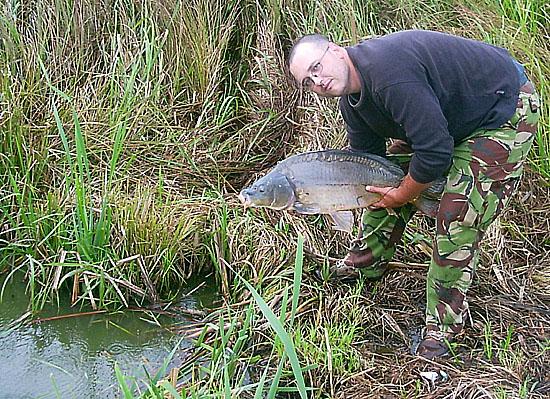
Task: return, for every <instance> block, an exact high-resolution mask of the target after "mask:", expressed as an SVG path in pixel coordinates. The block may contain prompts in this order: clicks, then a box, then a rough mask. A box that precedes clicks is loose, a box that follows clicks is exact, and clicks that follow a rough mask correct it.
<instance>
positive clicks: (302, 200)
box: [238, 149, 445, 233]
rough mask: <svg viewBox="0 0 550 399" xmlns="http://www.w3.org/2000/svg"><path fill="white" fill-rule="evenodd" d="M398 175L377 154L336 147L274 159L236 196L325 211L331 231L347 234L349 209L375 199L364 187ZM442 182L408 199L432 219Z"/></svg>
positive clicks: (389, 182)
mask: <svg viewBox="0 0 550 399" xmlns="http://www.w3.org/2000/svg"><path fill="white" fill-rule="evenodd" d="M404 177H405V173H404V172H403V170H402V169H401V168H400V167H399V166H398V165H396V164H395V163H393V162H391V161H389V160H387V159H386V158H383V157H380V156H378V155H374V154H369V153H358V152H351V151H348V150H336V149H328V150H320V151H309V152H304V153H300V154H296V155H293V156H290V157H288V158H286V159H285V160H282V161H280V162H279V163H277V165H276V166H275V167H274V168H273V169H271V170H270V171H269V172H268V173H267V174H266V175H264V176H263V177H261V178H260V179H258V180H256V181H255V182H254V183H253V184H252V185H251V186H250V187H247V188H244V189H242V190H241V192H240V193H239V196H238V197H239V199H240V201H241V203H242V204H243V205H244V207H245V208H261V207H263V208H270V209H274V210H286V211H295V212H297V213H299V214H305V215H316V214H323V215H328V216H329V217H330V218H331V219H332V221H333V226H332V227H333V229H335V230H341V231H345V232H348V233H351V232H352V229H353V225H354V217H353V210H356V209H362V208H368V207H369V206H370V205H372V204H374V203H375V202H378V201H379V200H380V198H381V195H380V194H378V193H372V192H370V191H367V190H366V186H378V187H398V186H399V185H400V183H401V181H402V180H403V178H404ZM444 185H445V179H444V178H443V179H440V180H437V181H435V182H434V183H433V184H432V185H431V186H430V187H428V188H427V189H426V190H424V191H423V192H422V193H421V195H420V196H418V198H416V199H415V200H413V201H411V202H412V203H413V204H414V205H415V206H416V207H417V208H418V209H419V210H420V211H421V212H423V213H425V214H427V215H429V216H432V217H435V215H436V213H437V210H438V208H439V197H440V195H441V192H442V191H443V187H444Z"/></svg>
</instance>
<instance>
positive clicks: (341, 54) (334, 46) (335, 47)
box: [328, 42, 346, 59]
mask: <svg viewBox="0 0 550 399" xmlns="http://www.w3.org/2000/svg"><path fill="white" fill-rule="evenodd" d="M328 48H329V49H330V51H332V52H333V53H334V54H335V55H336V56H337V57H338V58H342V59H343V58H344V53H345V52H346V50H345V49H344V48H343V47H340V46H339V45H337V44H335V43H332V42H330V43H329V44H328Z"/></svg>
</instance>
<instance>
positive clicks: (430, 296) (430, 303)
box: [288, 30, 539, 359]
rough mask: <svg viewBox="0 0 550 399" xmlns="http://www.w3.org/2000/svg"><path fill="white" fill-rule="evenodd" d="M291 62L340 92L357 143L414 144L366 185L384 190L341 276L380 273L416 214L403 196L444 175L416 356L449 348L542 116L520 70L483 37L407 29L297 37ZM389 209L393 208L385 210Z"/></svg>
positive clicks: (381, 148) (301, 76)
mask: <svg viewBox="0 0 550 399" xmlns="http://www.w3.org/2000/svg"><path fill="white" fill-rule="evenodd" d="M288 67H289V69H290V72H291V74H292V75H293V77H294V79H295V80H296V82H297V83H298V84H299V85H300V86H301V87H303V88H304V89H305V90H310V91H312V92H314V93H317V94H318V95H320V96H324V97H340V102H339V106H340V111H341V113H342V116H343V118H344V121H345V122H346V128H347V137H348V140H349V146H350V149H351V150H352V151H364V152H369V153H374V154H378V155H382V156H384V155H386V151H387V149H386V140H387V139H388V138H392V139H398V141H394V142H393V143H394V144H393V145H392V146H390V147H389V148H388V152H390V153H392V152H393V153H396V152H397V153H400V152H403V151H402V150H403V148H408V149H410V150H411V152H412V156H411V157H410V163H409V166H408V173H407V175H406V177H405V179H404V180H403V182H402V183H401V185H400V186H399V187H397V188H391V187H366V190H368V191H372V192H376V193H379V194H380V195H381V199H380V201H379V202H377V203H376V204H374V206H373V208H372V209H370V210H366V211H365V212H364V213H363V218H362V224H361V226H360V229H359V230H360V231H359V235H358V237H357V238H356V239H355V240H353V241H352V243H351V247H350V251H349V253H348V255H347V256H346V258H345V259H344V260H343V261H342V262H341V264H340V265H339V266H338V267H337V268H336V270H335V274H336V276H340V277H342V276H346V275H356V274H357V270H358V269H359V268H360V269H361V270H362V271H363V273H364V274H365V275H367V277H370V278H380V277H382V275H383V274H384V272H385V270H386V264H387V262H388V260H389V259H390V258H391V257H392V255H393V253H394V252H395V244H396V243H397V242H398V241H400V239H401V236H402V234H403V231H404V228H405V225H406V223H407V222H408V221H409V219H410V218H411V217H412V215H413V214H414V211H415V209H414V207H413V206H412V205H410V204H408V202H409V201H410V200H412V199H414V198H415V197H417V196H418V195H419V194H420V192H422V191H423V190H424V189H425V188H426V187H428V186H429V185H430V183H431V182H433V181H434V180H436V179H438V178H441V177H443V176H444V177H446V178H447V183H446V186H445V189H444V192H443V194H442V198H441V202H440V207H439V211H438V213H437V216H436V236H435V242H434V247H433V255H432V259H431V262H430V266H429V270H428V277H427V290H426V302H427V306H426V329H425V335H424V338H423V340H422V342H421V343H420V345H419V347H418V349H417V354H419V355H421V356H424V357H425V358H428V359H432V358H434V357H436V356H442V355H444V354H446V353H447V351H448V347H447V345H448V342H450V341H452V339H453V337H454V336H455V335H456V334H458V333H459V332H461V330H462V327H463V326H464V323H465V321H466V318H467V316H468V314H469V313H468V304H467V302H466V298H465V295H466V291H467V290H468V288H469V286H470V283H471V280H472V276H473V273H474V271H475V269H476V264H477V260H478V255H479V243H480V241H481V239H482V237H483V234H484V232H485V231H486V229H487V228H488V226H489V225H490V224H491V223H492V222H493V221H494V220H495V219H496V217H497V216H498V215H499V214H500V212H501V211H502V209H503V207H504V206H505V205H506V203H507V202H508V200H509V198H510V197H511V195H512V194H513V192H514V190H515V189H516V185H517V182H518V180H519V178H520V176H521V174H522V171H523V163H524V161H525V159H526V157H527V153H528V152H529V149H530V147H531V144H532V141H533V136H534V133H535V132H536V125H537V121H538V117H539V113H538V111H537V109H538V107H539V103H538V97H537V94H536V92H535V90H534V87H533V85H532V84H531V83H530V82H529V81H528V80H527V77H526V75H525V73H524V70H523V67H522V66H521V65H520V64H519V63H517V62H516V61H515V60H514V59H513V58H512V57H511V56H510V55H509V53H508V52H507V51H506V50H504V49H502V48H498V47H495V46H491V45H489V44H486V43H482V42H478V41H474V40H469V39H465V38H460V37H456V36H452V35H448V34H443V33H438V32H430V31H418V30H414V31H403V32H398V33H394V34H390V35H387V36H383V37H379V38H373V39H370V40H367V41H364V42H362V43H360V44H357V45H355V46H351V47H345V48H344V47H340V46H338V45H336V44H335V43H332V42H330V41H329V40H328V39H327V38H325V37H324V36H321V35H308V36H304V37H303V38H301V39H300V40H298V41H297V42H296V43H295V44H294V46H293V48H292V50H291V52H290V55H289V59H288ZM388 208H393V209H394V211H395V212H388V211H387V209H388Z"/></svg>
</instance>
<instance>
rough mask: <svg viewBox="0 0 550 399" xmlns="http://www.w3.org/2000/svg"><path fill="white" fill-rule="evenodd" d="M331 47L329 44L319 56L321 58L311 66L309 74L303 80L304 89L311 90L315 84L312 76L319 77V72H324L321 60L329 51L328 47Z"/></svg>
mask: <svg viewBox="0 0 550 399" xmlns="http://www.w3.org/2000/svg"><path fill="white" fill-rule="evenodd" d="M329 48H330V45H328V46H327V48H326V49H325V51H324V52H323V55H321V57H319V59H318V60H317V61H316V62H315V64H313V65H312V66H311V67H310V68H309V76H307V77H305V78H304V79H303V80H302V89H303V90H308V91H310V90H311V89H313V86H315V82H314V81H313V79H312V77H319V74H320V73H321V72H323V64H321V61H322V60H323V58H324V56H325V54H326V53H327V51H328V49H329Z"/></svg>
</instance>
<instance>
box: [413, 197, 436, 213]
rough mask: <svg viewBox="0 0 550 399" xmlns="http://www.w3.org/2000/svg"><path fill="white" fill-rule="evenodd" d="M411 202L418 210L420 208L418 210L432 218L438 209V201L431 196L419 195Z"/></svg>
mask: <svg viewBox="0 0 550 399" xmlns="http://www.w3.org/2000/svg"><path fill="white" fill-rule="evenodd" d="M413 204H414V206H416V207H417V208H418V210H420V212H422V213H424V214H425V215H428V216H430V217H432V218H435V216H436V215H437V211H438V210H439V201H437V200H435V199H432V198H426V197H423V196H420V197H418V198H417V199H416V200H414V201H413Z"/></svg>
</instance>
